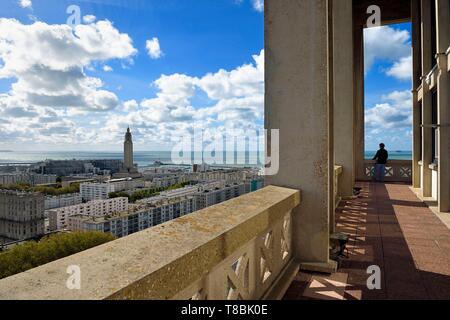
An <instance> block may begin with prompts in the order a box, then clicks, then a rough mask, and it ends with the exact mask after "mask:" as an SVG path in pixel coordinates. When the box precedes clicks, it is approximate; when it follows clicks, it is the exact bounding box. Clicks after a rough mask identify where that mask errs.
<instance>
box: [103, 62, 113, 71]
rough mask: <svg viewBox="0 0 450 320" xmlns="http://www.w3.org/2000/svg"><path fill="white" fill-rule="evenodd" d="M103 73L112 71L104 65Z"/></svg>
mask: <svg viewBox="0 0 450 320" xmlns="http://www.w3.org/2000/svg"><path fill="white" fill-rule="evenodd" d="M103 71H105V72H111V71H113V68H111V67H110V66H108V65H106V64H105V65H104V66H103Z"/></svg>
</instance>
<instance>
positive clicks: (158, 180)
mask: <svg viewBox="0 0 450 320" xmlns="http://www.w3.org/2000/svg"><path fill="white" fill-rule="evenodd" d="M188 181H189V179H188V177H187V176H186V175H166V176H163V177H155V178H153V181H152V182H153V187H155V188H168V187H170V186H173V185H176V184H179V183H184V182H188Z"/></svg>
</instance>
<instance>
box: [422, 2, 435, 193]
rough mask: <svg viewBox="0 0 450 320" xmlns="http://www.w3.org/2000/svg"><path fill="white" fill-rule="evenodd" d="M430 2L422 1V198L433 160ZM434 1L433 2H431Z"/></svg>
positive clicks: (429, 189) (427, 184) (429, 191)
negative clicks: (427, 78)
mask: <svg viewBox="0 0 450 320" xmlns="http://www.w3.org/2000/svg"><path fill="white" fill-rule="evenodd" d="M430 1H431V0H422V73H423V74H422V87H423V100H422V124H423V125H425V127H423V128H422V162H423V174H422V193H423V196H424V197H431V193H432V188H431V174H432V172H431V169H430V168H429V165H430V164H431V162H432V160H433V155H432V138H431V135H432V130H431V128H430V127H429V126H430V125H431V124H432V93H431V91H430V90H429V88H428V85H427V83H426V81H425V77H426V75H427V74H428V73H429V72H430V71H431V69H432V67H433V66H432V65H431V55H432V50H431V43H432V42H431V2H430ZM433 1H434V0H433Z"/></svg>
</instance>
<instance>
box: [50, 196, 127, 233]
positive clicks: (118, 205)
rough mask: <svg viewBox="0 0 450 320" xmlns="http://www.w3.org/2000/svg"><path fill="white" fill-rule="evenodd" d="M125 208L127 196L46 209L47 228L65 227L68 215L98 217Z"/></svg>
mask: <svg viewBox="0 0 450 320" xmlns="http://www.w3.org/2000/svg"><path fill="white" fill-rule="evenodd" d="M126 210H128V198H114V199H108V200H94V201H90V202H87V203H83V204H78V205H75V206H69V207H62V208H57V209H52V210H48V211H47V213H48V217H49V229H50V230H51V231H56V230H62V229H66V228H67V227H68V222H69V217H70V216H75V215H80V216H85V217H100V216H106V215H110V214H114V213H117V212H122V211H126Z"/></svg>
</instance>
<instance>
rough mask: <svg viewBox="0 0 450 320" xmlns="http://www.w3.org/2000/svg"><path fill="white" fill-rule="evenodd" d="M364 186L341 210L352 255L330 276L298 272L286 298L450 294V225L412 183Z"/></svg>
mask: <svg viewBox="0 0 450 320" xmlns="http://www.w3.org/2000/svg"><path fill="white" fill-rule="evenodd" d="M360 186H361V187H362V188H363V189H362V191H361V194H360V196H359V198H358V199H357V200H352V201H343V202H341V204H340V206H339V208H338V209H337V212H336V223H337V231H338V232H344V233H347V234H349V235H350V241H349V245H348V251H349V252H348V253H349V258H348V259H343V260H342V261H341V263H340V267H339V270H338V272H337V273H336V274H333V275H330V276H327V275H325V276H324V275H320V274H313V273H304V272H301V273H299V274H298V275H297V277H296V278H295V280H294V281H293V283H292V285H291V286H290V288H289V290H288V291H287V293H286V295H285V298H284V299H287V300H297V299H306V300H308V299H314V300H317V299H332V300H335V299H347V300H355V299H356V300H374V299H417V300H424V299H450V231H449V229H448V228H447V227H446V226H445V225H444V224H443V223H442V222H441V221H440V220H439V219H438V218H437V217H436V216H435V215H434V214H433V213H432V212H431V211H430V210H429V209H428V208H427V207H426V206H425V205H424V204H423V203H422V202H421V201H420V200H419V199H418V198H417V197H416V196H415V195H414V194H413V193H412V191H411V190H410V189H409V187H408V186H407V185H404V184H389V183H386V184H380V183H360ZM371 266H378V267H379V268H380V271H381V290H369V289H368V287H367V279H368V278H369V277H370V274H368V273H367V269H368V268H369V267H371Z"/></svg>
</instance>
